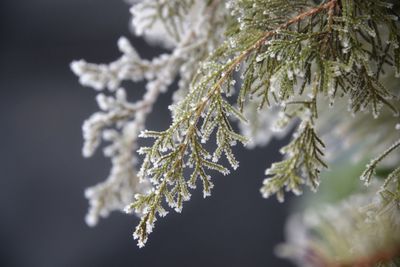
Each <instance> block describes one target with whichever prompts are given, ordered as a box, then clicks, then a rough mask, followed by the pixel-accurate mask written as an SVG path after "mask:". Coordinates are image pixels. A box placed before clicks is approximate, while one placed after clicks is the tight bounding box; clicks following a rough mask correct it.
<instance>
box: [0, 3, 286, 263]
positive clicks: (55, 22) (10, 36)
mask: <svg viewBox="0 0 400 267" xmlns="http://www.w3.org/2000/svg"><path fill="white" fill-rule="evenodd" d="M129 17H130V15H129V7H128V6H127V5H126V4H125V3H123V1H122V0H117V1H107V0H96V1H94V0H69V1H66V0H35V1H22V0H2V1H0V100H1V105H0V121H1V125H2V130H1V133H0V147H1V149H0V162H1V164H0V168H1V178H0V212H1V220H0V266H2V267H25V266H29V267H71V266H74V267H75V266H76V267H81V266H82V267H92V266H93V267H102V266H104V267H106V266H139V267H141V266H151V267H158V266H163V267H168V266H175V267H186V266H190V267H205V266H207V267H217V266H218V267H221V266H227V267H228V266H229V267H244V266H251V267H258V266H260V267H261V266H274V267H275V266H282V267H284V266H291V265H289V264H288V263H287V262H285V261H282V260H280V259H278V258H277V257H276V256H275V255H274V254H273V248H274V246H275V245H276V244H277V243H279V242H281V241H282V240H283V224H284V221H285V218H286V215H287V205H281V204H278V203H277V201H276V200H274V199H271V200H264V199H262V198H261V195H260V193H259V187H260V186H261V182H262V179H263V173H264V169H265V167H266V166H267V165H269V164H270V163H271V162H272V161H273V160H274V159H276V158H277V157H279V153H278V148H279V146H280V144H278V143H277V142H275V143H273V144H271V145H270V146H269V147H267V148H264V149H257V150H254V151H248V150H246V149H244V148H238V150H240V151H239V159H240V161H241V168H240V169H239V170H238V171H237V172H235V173H234V174H232V175H230V176H227V177H222V176H216V177H215V178H214V181H215V189H214V191H213V195H212V197H210V198H208V199H205V200H203V198H202V194H201V192H195V193H194V197H193V199H192V201H190V202H188V203H187V204H186V205H185V207H184V209H183V213H182V214H180V215H177V214H175V213H174V212H171V213H170V214H169V215H168V216H167V217H166V218H164V219H162V220H159V221H158V222H157V226H156V229H155V231H154V233H153V234H152V236H151V239H150V241H149V243H148V245H147V246H146V247H145V248H143V249H140V250H139V249H138V248H137V246H136V242H135V241H134V240H133V238H132V237H131V234H132V231H133V229H134V227H135V225H136V223H137V222H138V219H137V218H136V217H133V216H126V215H124V214H113V215H112V216H111V217H110V218H108V219H107V220H103V221H101V222H100V224H99V225H98V226H97V227H95V228H93V229H92V228H89V227H88V226H86V225H85V223H84V216H85V213H86V211H87V207H88V204H87V202H86V199H85V198H84V196H83V191H84V189H85V188H86V187H88V186H90V185H93V184H96V183H97V182H99V181H101V180H103V179H104V178H105V177H106V176H107V173H108V168H109V162H108V161H107V160H105V159H104V158H103V157H102V156H101V153H98V154H97V156H95V157H94V158H92V159H89V160H84V159H83V157H82V156H81V145H82V137H81V124H82V122H83V120H84V119H86V118H87V117H88V116H90V115H91V114H92V113H93V112H94V111H96V110H97V107H96V103H95V100H94V96H95V93H94V92H93V91H92V90H91V89H88V88H83V87H81V86H80V85H79V84H78V80H77V78H76V77H75V76H74V75H73V74H72V72H71V71H70V70H69V63H70V62H71V61H72V60H73V59H80V58H85V59H87V60H88V61H92V62H109V61H111V60H114V59H116V58H117V57H118V56H119V53H118V50H117V47H116V42H117V40H118V38H119V37H120V36H121V35H125V36H129V35H130V33H129V29H128V23H129ZM130 39H131V40H132V42H133V44H134V45H135V46H136V47H138V50H139V51H140V52H141V53H142V54H143V55H144V56H145V57H151V56H152V55H153V54H154V53H157V52H159V51H160V50H159V49H155V50H154V48H152V47H149V46H147V45H146V44H145V43H144V42H143V41H142V40H140V39H137V38H136V39H135V38H134V37H132V36H130ZM172 89H173V88H172ZM130 90H141V88H140V87H137V86H136V87H135V86H132V87H131V89H130ZM169 96H170V95H166V96H164V97H163V98H162V100H161V103H159V105H160V107H161V109H160V110H159V111H158V112H157V110H156V111H155V112H156V113H155V114H153V115H152V117H151V118H152V120H151V121H150V122H149V128H159V127H160V125H161V126H164V127H165V126H166V122H168V121H169V114H168V113H167V112H165V109H166V106H167V104H168V102H169V100H170V98H169Z"/></svg>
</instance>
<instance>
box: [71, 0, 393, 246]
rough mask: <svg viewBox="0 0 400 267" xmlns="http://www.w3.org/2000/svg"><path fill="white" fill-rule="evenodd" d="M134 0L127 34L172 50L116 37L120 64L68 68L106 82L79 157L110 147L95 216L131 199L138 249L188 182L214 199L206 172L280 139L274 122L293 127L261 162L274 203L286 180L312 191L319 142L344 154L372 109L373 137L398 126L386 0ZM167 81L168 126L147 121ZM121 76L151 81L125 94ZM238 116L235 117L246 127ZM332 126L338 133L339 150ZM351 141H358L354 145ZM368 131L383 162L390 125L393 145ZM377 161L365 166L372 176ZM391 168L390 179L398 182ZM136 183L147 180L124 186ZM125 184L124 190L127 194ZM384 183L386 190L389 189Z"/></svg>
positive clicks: (319, 163) (266, 192)
mask: <svg viewBox="0 0 400 267" xmlns="http://www.w3.org/2000/svg"><path fill="white" fill-rule="evenodd" d="M130 2H132V9H131V12H132V14H133V20H132V22H133V28H134V30H135V33H136V34H138V35H143V36H144V37H145V38H146V39H147V40H149V41H153V42H154V41H156V42H159V43H160V42H161V43H162V44H163V45H164V46H165V47H167V48H169V49H171V52H170V53H168V54H164V55H161V56H158V57H156V58H154V59H153V60H145V59H142V58H141V57H140V56H139V55H138V53H137V52H136V51H135V49H134V48H133V47H132V46H131V45H130V44H129V42H128V41H127V39H121V40H120V42H119V47H120V50H121V52H122V53H123V56H122V57H121V58H120V59H118V60H116V61H115V62H112V63H111V64H101V65H96V64H90V63H86V62H85V61H78V62H75V63H74V64H73V65H72V67H73V70H74V72H75V73H76V74H77V75H79V76H80V81H81V83H82V84H84V85H86V86H91V87H93V88H95V89H97V90H100V91H103V92H102V93H101V94H100V95H99V96H98V102H99V107H100V109H101V110H102V111H100V112H98V113H96V114H95V115H94V116H92V117H91V118H90V119H89V120H88V121H87V122H86V123H85V126H84V137H85V140H86V144H85V146H84V147H85V149H84V154H85V155H86V156H90V155H92V154H93V152H94V151H95V149H96V148H97V147H98V146H99V145H100V144H101V142H102V141H109V142H111V146H110V147H108V148H106V150H105V152H106V155H107V156H110V157H111V158H112V162H113V169H112V174H111V176H110V178H109V179H108V182H107V183H106V184H105V185H104V186H101V187H99V188H97V189H96V190H94V191H96V193H93V192H92V193H90V194H89V193H88V194H87V195H88V198H89V199H90V202H91V206H92V211H91V212H90V214H93V216H92V217H93V218H97V217H96V216H98V215H99V214H100V215H102V214H107V213H108V212H109V211H111V210H114V209H121V208H122V206H123V204H125V205H127V206H126V208H125V211H127V212H136V213H137V214H139V215H140V216H141V220H140V222H139V224H138V226H137V227H136V230H135V232H134V237H135V239H138V243H139V246H144V244H145V243H146V241H147V239H148V235H149V233H150V232H151V231H152V230H153V227H154V223H155V221H156V219H157V217H158V216H165V215H166V214H167V212H168V210H167V207H166V205H169V206H170V207H171V208H173V209H174V210H175V211H177V212H180V211H181V210H182V208H183V202H184V201H187V200H189V199H190V196H191V191H190V189H192V188H195V187H196V185H197V184H198V183H199V182H200V183H201V184H202V189H203V195H204V197H206V196H209V195H210V193H211V189H212V187H213V183H212V176H213V175H214V174H215V173H216V172H219V173H221V174H223V175H227V174H228V173H229V172H230V171H231V169H233V170H234V169H236V168H237V167H238V166H239V162H238V161H237V160H236V158H235V152H234V150H233V148H232V147H233V146H235V145H236V144H237V143H243V144H247V143H248V141H250V144H251V145H258V144H265V143H266V142H267V141H268V140H270V139H271V137H273V136H279V135H282V133H276V132H272V131H271V132H269V133H266V132H265V131H269V130H270V129H269V128H273V130H274V131H283V132H284V133H285V132H289V131H290V130H291V129H292V127H297V130H295V131H294V133H293V137H292V141H291V142H290V143H289V144H288V145H287V146H285V147H284V148H283V149H282V150H281V152H282V153H283V156H284V158H283V160H282V161H279V162H277V163H274V164H273V165H272V166H271V167H270V168H268V169H267V171H266V174H267V176H268V177H267V178H266V179H265V180H264V186H263V187H262V189H261V192H262V194H263V196H264V197H269V196H271V195H274V194H276V195H277V197H278V199H279V200H283V199H284V193H283V191H284V190H285V189H286V190H287V191H292V192H294V193H296V194H300V193H301V192H302V191H303V185H304V184H305V185H308V186H309V187H310V188H311V189H313V190H317V188H318V185H319V183H320V172H321V171H323V170H324V169H326V168H327V167H328V166H329V163H330V162H329V158H325V157H324V153H325V151H327V152H328V154H329V152H331V151H336V150H334V149H337V150H344V149H345V147H346V144H345V142H346V140H350V139H352V137H354V136H357V134H358V133H360V132H361V133H362V132H364V133H365V132H366V131H367V132H371V129H369V128H368V126H367V125H372V123H371V122H370V119H371V114H372V117H374V118H376V119H377V120H376V121H377V122H376V123H375V124H374V125H376V126H377V127H376V128H377V130H376V131H377V132H378V133H377V134H374V136H382V131H384V130H383V129H391V131H393V129H394V128H393V125H392V124H393V121H396V120H395V119H393V115H398V112H399V111H398V107H399V104H400V103H399V98H398V97H399V92H398V88H395V87H388V86H386V84H385V82H384V77H385V75H386V76H389V77H393V76H399V73H400V46H399V43H400V29H399V23H398V15H397V14H396V13H395V11H394V9H393V4H392V3H391V1H389V0H379V1H365V0H325V1H309V0H299V1H278V0H268V1H267V0H230V1H220V0H210V1H200V0H185V1H175V0H173V1H161V0H142V1H137V0H132V1H130ZM175 79H177V80H178V89H177V91H176V92H175V94H174V97H173V100H172V104H171V106H170V110H171V113H172V122H171V125H170V127H169V128H168V129H166V130H164V131H151V130H145V119H146V117H147V115H148V113H149V112H150V111H151V110H152V107H153V106H154V104H155V101H156V100H157V98H158V96H159V95H160V93H163V92H165V91H166V90H168V88H169V87H170V85H171V84H172V83H173V81H174V80H175ZM126 80H128V81H133V82H138V81H145V83H146V89H147V91H146V93H145V95H144V97H143V99H142V100H139V101H138V102H136V103H130V102H129V101H127V100H126V99H127V98H126V96H125V91H124V90H123V89H122V88H120V87H121V83H122V82H123V81H126ZM105 89H108V92H107V93H105V92H104V90H105ZM343 103H345V104H343ZM329 107H330V109H329ZM257 112H258V113H257ZM361 112H363V113H361ZM349 114H352V115H353V116H355V117H356V118H355V119H354V120H351V119H349V118H350V117H349ZM388 114H390V115H388ZM389 116H390V118H391V119H387V118H388V117H389ZM264 119H265V120H267V119H268V121H264ZM233 121H239V124H240V129H241V132H239V131H237V130H236V127H235V126H234V125H233V124H232V122H233ZM350 121H351V122H350ZM328 124H329V125H328ZM327 125H328V126H327ZM354 126H357V127H356V128H357V129H351V128H352V127H354ZM343 128H346V130H345V131H343V132H340V129H343ZM378 128H379V129H380V132H379V130H378ZM329 131H333V132H338V133H339V135H340V134H341V135H342V136H340V138H341V139H342V140H339V141H338V142H337V143H336V144H335V148H334V149H333V148H332V147H330V143H331V142H330V141H331V139H332V138H331V137H332V136H333V134H332V135H329V134H327V132H329ZM139 132H140V133H141V134H140V136H141V137H144V138H151V139H153V144H152V145H151V146H149V147H142V148H140V149H139V150H138V152H139V153H140V154H142V155H143V162H142V164H141V167H140V170H139V171H136V168H135V167H134V162H136V161H137V160H138V159H137V156H136V154H135V152H134V150H135V149H136V147H137V138H138V135H139ZM370 135H372V133H371V134H368V136H370ZM328 137H329V138H328ZM359 139H360V138H359V137H357V138H353V139H352V140H353V142H355V143H357V144H360V143H359V142H360V140H359ZM375 139H376V140H375ZM375 139H374V140H373V141H371V142H370V143H366V142H363V143H362V145H365V147H366V148H370V147H371V146H373V151H374V152H375V151H380V152H382V151H384V152H383V154H382V155H384V157H386V155H387V154H390V152H391V151H392V150H394V149H396V148H397V147H398V145H395V148H393V149H392V148H389V150H390V151H389V152H388V151H385V149H386V147H387V146H386V145H387V143H386V142H391V141H392V140H393V139H394V140H398V136H397V134H396V133H393V134H392V132H391V134H390V138H388V140H387V141H382V140H381V139H382V138H375ZM378 139H379V140H378ZM251 141H252V142H251ZM325 144H327V145H325ZM396 144H398V143H396ZM213 145H215V147H213ZM366 150H367V149H365V150H361V151H366ZM391 159H394V160H398V159H397V158H396V157H394V156H392V155H391ZM380 161H381V158H378V159H377V160H376V161H373V162H372V165H371V164H370V166H369V167H368V168H367V170H366V172H365V175H364V176H365V177H367V179H368V180H369V179H370V177H371V176H372V175H373V174H374V171H375V167H376V165H377V164H378V163H380ZM128 162H130V164H128ZM132 166H133V167H132ZM128 167H129V168H128ZM397 170H398V169H396V168H394V170H393V172H392V173H391V174H390V175H389V176H388V177H387V180H386V181H387V182H385V184H392V181H396V180H398V171H397ZM128 173H129V175H127V174H128ZM139 180H141V181H142V182H143V183H144V185H146V186H144V187H140V186H139V183H136V182H129V181H139ZM389 181H390V182H389ZM143 183H142V184H143ZM126 184H129V185H130V186H126ZM119 187H123V188H124V189H125V188H129V190H128V191H126V192H124V193H123V196H124V197H123V198H122V197H120V196H119V192H123V191H124V190H120V191H118V188H119ZM384 189H385V190H386V191H385V190H383V191H382V194H386V195H388V194H390V192H391V193H393V190H392V188H390V189H388V188H386V187H384ZM129 192H130V193H131V194H130V195H131V200H132V198H133V196H135V199H134V200H133V202H132V203H130V202H131V201H130V202H127V201H128V199H129V198H127V197H125V196H127V195H129ZM121 195H122V194H121ZM113 199H122V201H120V202H118V203H116V202H115V201H114V202H113V201H112V200H113ZM110 203H112V204H110ZM129 203H130V204H129ZM100 204H101V205H100ZM92 221H95V220H92Z"/></svg>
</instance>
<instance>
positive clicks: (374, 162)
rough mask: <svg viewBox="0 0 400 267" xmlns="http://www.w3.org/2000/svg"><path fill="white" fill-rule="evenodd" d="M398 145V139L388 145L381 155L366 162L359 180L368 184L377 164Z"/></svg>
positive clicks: (399, 143) (399, 145)
mask: <svg viewBox="0 0 400 267" xmlns="http://www.w3.org/2000/svg"><path fill="white" fill-rule="evenodd" d="M399 147H400V140H398V141H397V142H396V143H394V144H393V145H392V146H390V147H389V148H388V149H387V150H385V151H384V152H383V153H382V154H381V155H379V156H378V157H377V158H375V159H373V160H372V161H371V162H370V163H368V164H367V168H366V169H365V171H364V172H363V173H362V174H361V177H360V180H362V181H364V183H365V185H369V184H370V182H371V179H372V176H373V175H374V174H375V172H376V167H377V165H378V164H379V163H380V162H381V161H382V160H383V159H384V158H386V157H387V156H388V155H389V154H390V153H392V152H393V151H394V150H396V149H397V148H399Z"/></svg>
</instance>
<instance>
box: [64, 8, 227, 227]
mask: <svg viewBox="0 0 400 267" xmlns="http://www.w3.org/2000/svg"><path fill="white" fill-rule="evenodd" d="M129 2H130V4H131V5H132V8H131V13H132V15H133V18H132V28H133V31H134V33H135V34H136V35H138V36H144V37H145V38H146V39H147V40H148V41H149V42H153V43H157V44H161V45H163V46H165V47H166V48H168V49H169V50H170V52H169V53H165V54H161V55H159V56H156V57H155V58H153V59H152V60H146V59H143V58H141V57H140V55H139V54H138V52H137V51H136V49H135V48H134V47H133V46H132V45H131V43H130V41H129V40H128V38H126V37H121V38H120V39H119V40H118V48H119V50H120V52H121V53H122V56H121V57H120V58H119V59H117V60H115V61H113V62H111V63H108V64H92V63H88V62H86V61H85V60H78V61H74V62H72V64H71V69H72V71H73V72H74V73H75V74H76V75H77V76H78V77H79V81H80V83H81V84H82V85H84V86H87V87H91V88H93V89H95V90H96V91H97V97H96V99H97V103H98V106H99V109H100V110H99V111H98V112H96V113H94V114H93V115H92V116H91V117H90V118H89V119H87V120H86V121H85V123H84V124H83V136H84V146H83V155H84V156H85V157H90V156H92V155H93V153H94V152H95V151H96V150H97V148H98V147H99V146H100V145H101V144H102V143H106V144H107V145H106V146H105V147H104V150H103V152H104V155H105V156H106V157H109V158H110V159H111V163H112V167H111V171H110V174H109V176H108V178H107V179H106V180H105V181H104V182H102V183H99V184H98V185H96V186H94V187H91V188H88V189H87V190H86V192H85V195H86V197H87V198H88V199H89V202H90V209H89V212H88V215H87V218H86V220H87V223H88V224H89V225H95V224H96V223H97V222H98V219H99V217H100V216H101V217H106V216H107V215H108V214H109V213H110V212H111V211H114V210H123V209H124V208H125V206H126V205H128V204H130V203H131V202H132V201H133V200H134V195H135V194H137V193H143V192H146V191H148V190H150V188H151V186H150V184H149V182H148V180H147V179H139V178H138V176H137V171H136V167H135V166H136V164H137V163H138V160H137V153H136V150H137V148H138V146H137V139H138V136H139V134H140V132H141V131H142V130H144V127H145V122H146V117H147V116H148V114H149V113H150V112H151V111H152V109H153V106H154V103H155V102H156V100H157V98H158V96H159V95H160V94H161V93H164V92H166V91H167V90H168V88H169V86H170V85H171V84H172V83H173V82H174V81H175V80H176V79H178V87H179V88H178V90H176V91H175V93H174V96H173V103H176V102H178V101H179V100H181V99H182V97H183V96H184V95H185V94H187V90H188V88H189V84H190V82H191V81H192V79H193V77H194V75H195V74H196V71H197V69H198V64H199V62H200V61H201V60H202V59H204V58H205V57H207V56H208V55H209V53H210V51H212V50H213V49H215V47H216V46H217V45H218V44H219V43H220V42H221V38H222V32H223V30H224V28H223V27H221V28H220V29H216V28H215V25H219V24H220V23H221V21H223V20H224V10H223V9H220V8H219V6H217V5H211V6H209V5H206V3H205V1H201V0H198V1H187V0H183V1H153V0H144V1H136V0H134V1H129ZM160 12H161V13H162V15H163V17H159V14H160ZM163 18H164V19H165V20H164V19H163ZM177 77H179V78H177ZM124 81H131V82H143V81H144V82H145V84H146V85H145V88H146V92H145V93H144V95H143V98H142V99H139V100H137V101H136V102H133V103H132V102H130V101H128V100H127V96H126V95H127V92H126V91H125V89H124V88H123V87H122V86H121V83H122V82H124Z"/></svg>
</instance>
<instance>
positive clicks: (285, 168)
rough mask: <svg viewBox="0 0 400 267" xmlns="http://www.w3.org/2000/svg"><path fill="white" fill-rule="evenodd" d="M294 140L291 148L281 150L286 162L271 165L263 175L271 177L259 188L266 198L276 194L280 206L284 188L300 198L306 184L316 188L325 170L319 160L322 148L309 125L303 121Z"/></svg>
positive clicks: (324, 166)
mask: <svg viewBox="0 0 400 267" xmlns="http://www.w3.org/2000/svg"><path fill="white" fill-rule="evenodd" d="M294 136H295V138H294V139H293V140H292V141H291V142H290V144H289V145H287V146H286V147H284V148H282V149H281V152H282V153H283V154H285V159H284V160H282V161H280V162H277V163H274V164H272V165H271V167H270V168H269V169H267V170H266V172H265V174H266V175H268V176H270V177H269V178H266V179H265V180H264V185H263V187H262V188H261V193H262V194H263V197H265V198H268V197H269V196H271V195H272V194H276V196H277V198H278V200H279V201H280V202H282V201H283V200H284V193H283V189H284V187H286V191H292V192H293V193H294V194H296V195H299V194H301V193H302V189H301V187H300V186H301V185H302V184H307V185H308V186H309V187H310V188H311V189H312V190H314V191H315V190H316V189H317V187H318V185H319V173H320V170H321V169H322V168H327V167H328V166H327V165H326V163H325V162H324V161H323V160H322V156H323V155H324V154H323V152H322V149H323V148H324V147H325V145H324V143H323V142H322V140H321V139H320V138H319V137H318V136H317V134H316V133H315V130H314V127H313V125H312V124H311V122H310V121H303V122H302V124H301V125H300V126H299V129H298V130H297V132H296V133H295V134H294Z"/></svg>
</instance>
